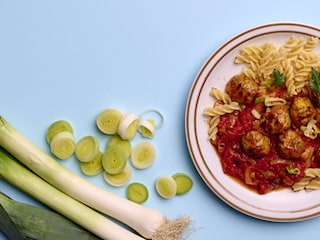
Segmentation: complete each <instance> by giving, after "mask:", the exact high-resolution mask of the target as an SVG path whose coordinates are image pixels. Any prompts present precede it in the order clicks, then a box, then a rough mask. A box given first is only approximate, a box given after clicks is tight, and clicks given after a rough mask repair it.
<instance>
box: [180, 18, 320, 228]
mask: <svg viewBox="0 0 320 240" xmlns="http://www.w3.org/2000/svg"><path fill="white" fill-rule="evenodd" d="M292 35H295V36H300V35H302V36H318V37H320V29H319V28H316V27H313V26H308V25H305V24H300V23H272V24H266V25H261V26H257V27H254V28H251V29H249V30H247V31H244V32H242V33H240V34H238V35H236V36H235V37H233V38H231V39H230V40H229V41H227V42H226V43H225V44H223V45H222V46H221V47H220V48H219V49H218V50H217V51H215V52H214V53H213V54H212V55H211V56H210V57H209V58H208V60H207V61H206V62H205V63H204V65H203V66H202V68H201V69H200V71H199V73H198V75H197V77H196V78H195V80H194V83H193V85H192V88H191V90H190V93H189V98H188V102H187V106H186V119H185V121H186V138H187V143H188V147H189V151H190V154H191V157H192V159H193V162H194V165H195V167H196V169H197V170H198V172H199V174H200V175H201V177H202V178H203V180H204V181H205V183H206V184H207V185H208V187H209V188H210V189H211V190H212V191H213V192H214V193H215V194H216V195H217V196H218V197H220V198H221V199H222V200H223V201H224V202H226V203H227V204H229V205H230V206H232V207H233V208H235V209H237V210H239V211H241V212H243V213H245V214H247V215H250V216H253V217H256V218H259V219H264V220H270V221H282V222H289V221H299V220H304V219H309V218H312V217H316V216H318V215H320V191H313V192H309V193H306V192H304V191H300V192H293V191H291V190H290V189H284V190H281V191H280V190H279V191H275V192H271V193H268V194H266V195H259V194H257V193H255V192H253V191H250V190H248V189H247V188H246V187H244V186H242V185H241V184H239V183H237V182H235V181H234V180H233V179H231V178H230V177H228V176H227V175H225V174H224V173H223V171H222V168H221V165H220V160H219V158H218V156H217V155H216V153H215V150H214V149H213V147H212V145H211V144H210V142H209V140H208V134H207V132H208V126H207V124H206V119H205V118H204V117H203V115H202V112H203V109H204V108H205V107H210V106H211V105H212V103H213V99H212V97H210V96H209V91H210V89H211V88H212V87H213V86H214V87H217V88H219V89H221V90H223V89H224V86H225V84H226V82H227V81H228V80H229V79H230V78H231V77H232V76H233V75H235V74H238V73H240V72H241V69H242V67H243V65H241V64H238V65H236V64H234V58H235V56H236V55H237V54H238V53H239V49H240V48H241V47H242V46H244V45H252V44H253V45H254V44H263V43H266V42H272V43H274V44H275V45H278V46H280V45H283V44H284V43H285V42H286V41H287V40H288V39H289V37H290V36H292ZM315 51H317V52H320V48H316V49H315Z"/></svg>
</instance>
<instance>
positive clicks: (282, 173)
mask: <svg viewBox="0 0 320 240" xmlns="http://www.w3.org/2000/svg"><path fill="white" fill-rule="evenodd" d="M255 107H256V104H252V105H251V106H247V107H246V109H244V110H242V111H234V112H233V113H231V114H225V115H222V116H221V117H220V122H219V124H218V133H217V137H216V139H215V140H211V143H212V145H213V146H214V148H215V150H216V152H217V153H218V155H219V157H220V160H221V165H222V168H223V171H224V173H225V174H228V175H230V176H232V177H234V178H236V179H238V180H240V181H241V182H243V183H244V184H245V185H246V186H248V187H249V188H250V189H253V190H255V191H257V192H258V193H259V194H265V193H268V192H270V191H273V190H275V189H278V188H280V187H281V188H283V187H291V186H292V184H294V183H295V182H297V181H299V180H300V179H301V178H302V177H303V176H304V170H305V169H306V168H307V167H320V164H319V162H318V161H316V160H315V158H314V156H313V154H314V153H315V152H316V150H317V148H318V146H319V143H320V142H319V139H315V140H312V139H310V138H307V137H305V136H303V134H301V136H302V138H303V140H304V142H305V149H308V151H309V152H310V155H312V157H308V160H306V159H294V160H293V159H285V158H283V157H281V156H280V155H279V154H278V152H277V135H274V134H269V133H267V132H266V131H265V130H264V125H263V121H261V120H260V119H256V118H255V117H254V116H253V114H252V109H253V108H255ZM250 130H259V131H260V132H262V133H263V134H265V135H267V136H268V137H269V139H270V151H269V153H268V154H267V155H266V156H264V157H260V158H253V157H250V156H249V155H248V154H246V153H245V152H244V151H243V149H242V146H241V137H242V135H243V134H244V133H246V132H248V131H250ZM306 154H307V153H306Z"/></svg>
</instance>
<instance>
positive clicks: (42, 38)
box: [0, 0, 320, 240]
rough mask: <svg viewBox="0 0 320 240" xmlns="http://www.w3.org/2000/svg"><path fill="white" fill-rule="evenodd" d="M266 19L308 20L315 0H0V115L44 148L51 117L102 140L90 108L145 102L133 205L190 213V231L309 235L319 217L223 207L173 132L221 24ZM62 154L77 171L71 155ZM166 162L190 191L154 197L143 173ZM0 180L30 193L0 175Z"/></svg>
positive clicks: (314, 21)
mask: <svg viewBox="0 0 320 240" xmlns="http://www.w3.org/2000/svg"><path fill="white" fill-rule="evenodd" d="M276 21H293V22H301V23H305V24H310V25H315V26H317V25H318V24H319V2H318V1H315V0H313V1H308V2H307V3H306V2H304V1H292V0H290V1H273V0H269V1H263V2H261V1H248V0H243V1H231V0H224V1H219V3H217V1H212V0H194V1H188V0H183V1H182V0H177V1H168V0H162V1H146V0H144V1H142V0H136V1H123V0H118V1H110V0H106V1H102V0H92V1H89V0H88V1H84V0H72V1H71V0H69V1H61V0H56V1H40V0H30V1H15V0H10V1H4V0H0V81H1V85H0V89H1V101H0V109H1V113H0V114H1V115H2V116H3V117H5V118H6V119H7V120H8V121H9V122H10V123H11V124H12V125H14V126H15V127H16V128H17V129H19V130H20V131H21V132H22V133H23V134H24V135H26V136H27V137H28V138H29V139H30V140H31V141H33V142H34V143H36V144H37V145H38V146H40V147H41V148H43V149H45V150H46V151H47V150H48V146H47V145H46V142H45V138H44V136H45V131H46V129H47V127H48V125H49V124H50V123H51V122H53V121H54V120H57V119H68V120H69V121H70V122H71V123H72V124H73V126H74V129H75V134H76V138H77V139H79V138H81V137H82V136H84V135H88V134H94V135H97V136H98V137H99V140H100V141H101V146H103V145H104V144H105V141H106V139H107V138H106V137H104V136H103V135H102V134H99V132H98V131H97V130H96V128H95V126H94V121H95V117H96V115H97V113H98V112H100V111H101V110H103V109H105V108H117V109H119V110H122V111H123V112H132V113H136V114H139V113H141V112H143V111H144V110H146V109H149V108H156V109H158V110H159V111H161V112H162V113H163V114H164V116H165V124H164V126H163V128H161V129H159V130H158V131H157V132H156V136H155V138H154V139H153V140H152V142H153V143H154V144H155V146H156V148H157V152H158V157H157V160H156V163H155V164H154V165H153V166H152V167H151V168H150V169H147V170H144V171H134V175H133V179H132V181H141V182H144V183H145V184H146V185H147V186H148V187H149V190H150V198H149V200H148V202H147V203H146V204H145V205H147V206H151V207H154V208H157V209H159V210H160V211H162V212H163V213H164V214H165V215H166V216H168V217H169V218H175V217H177V216H179V215H180V214H186V215H190V216H191V217H192V218H193V219H194V225H195V227H196V228H197V231H196V232H194V233H193V235H192V237H191V238H190V239H194V240H200V239H201V240H203V239H209V238H210V239H211V238H215V239H238V238H239V239H247V238H248V237H249V238H250V239H257V238H259V239H260V240H267V239H268V240H269V239H282V238H286V239H290V240H296V239H297V240H298V239H302V238H306V237H307V238H309V239H310V238H318V231H317V228H318V227H319V225H320V219H319V218H315V219H312V220H307V221H302V222H298V223H272V222H266V221H262V220H257V219H254V218H251V217H248V216H246V215H243V214H241V213H239V212H237V211H235V210H234V209H232V208H230V207H229V206H227V205H226V204H225V203H223V202H222V201H221V200H220V199H218V198H217V197H216V196H215V195H214V194H213V193H212V192H211V191H210V190H209V188H208V187H207V186H206V185H205V184H204V183H203V182H202V180H201V178H200V177H199V175H198V173H197V171H196V170H195V168H194V166H193V163H192V161H191V158H190V156H189V153H188V149H187V144H186V141H185V133H184V111H185V104H186V101H187V97H188V93H189V89H190V87H191V85H192V82H193V79H194V78H195V76H196V74H197V72H198V70H199V69H200V67H201V66H202V64H203V63H204V61H205V60H206V59H207V57H209V55H210V54H211V53H212V52H213V51H214V50H215V49H217V48H218V47H219V46H220V45H221V44H222V43H223V42H225V41H226V40H228V39H229V38H230V37H232V36H233V35H235V34H237V33H239V32H241V31H243V30H246V29H247V28H250V27H253V26H255V25H260V24H264V23H269V22H276ZM141 140H142V139H139V137H137V138H136V139H135V140H134V141H133V144H135V143H137V142H139V141H141ZM63 164H64V165H66V167H68V168H70V169H72V170H73V171H74V172H75V173H77V174H81V173H80V171H79V168H78V165H77V164H76V161H75V159H74V158H71V159H69V160H67V161H64V162H63ZM178 171H183V172H186V173H188V174H189V175H191V176H192V178H193V180H194V187H193V189H192V191H191V192H190V193H188V194H187V195H185V196H180V197H176V198H173V199H171V200H163V199H161V198H160V197H158V196H157V195H156V193H155V191H154V188H153V184H154V180H155V177H156V176H159V175H161V174H173V173H175V172H178ZM88 180H89V181H92V182H93V183H95V184H98V185H100V186H101V187H103V188H106V189H109V190H111V191H113V192H115V193H116V194H119V195H121V196H124V192H125V190H124V188H120V189H115V188H111V187H109V186H108V185H107V184H106V183H104V182H103V180H102V176H101V175H99V176H97V177H93V178H88ZM0 189H1V191H3V192H5V193H7V194H8V195H10V196H11V197H12V198H14V199H16V200H19V201H23V202H27V203H32V204H38V203H37V202H36V201H34V200H33V199H32V198H30V197H28V196H26V195H25V194H23V193H22V192H20V191H19V190H17V189H15V188H13V187H11V186H10V185H9V184H7V183H5V182H4V181H2V180H0ZM319 201H320V199H319ZM0 239H5V238H4V236H3V235H0Z"/></svg>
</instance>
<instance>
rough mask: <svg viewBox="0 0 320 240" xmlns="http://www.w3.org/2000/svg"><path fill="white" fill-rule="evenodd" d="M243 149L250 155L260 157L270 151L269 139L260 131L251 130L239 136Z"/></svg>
mask: <svg viewBox="0 0 320 240" xmlns="http://www.w3.org/2000/svg"><path fill="white" fill-rule="evenodd" d="M241 145H242V148H243V150H244V151H245V152H246V153H247V154H248V155H249V156H251V157H254V158H260V157H263V156H266V155H267V154H268V153H269V151H270V139H269V137H268V136H265V135H263V134H262V133H260V132H258V131H255V130H252V131H249V132H247V133H246V134H244V135H243V136H242V138H241Z"/></svg>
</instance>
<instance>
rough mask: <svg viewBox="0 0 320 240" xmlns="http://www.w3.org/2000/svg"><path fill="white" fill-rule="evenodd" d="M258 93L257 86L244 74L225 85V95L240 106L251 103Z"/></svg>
mask: <svg viewBox="0 0 320 240" xmlns="http://www.w3.org/2000/svg"><path fill="white" fill-rule="evenodd" d="M257 92H258V84H257V83H256V82H255V81H253V80H251V79H249V78H247V77H246V76H245V75H244V74H241V75H236V76H234V77H232V78H231V79H230V80H229V82H228V83H227V85H226V93H227V94H229V96H230V97H231V99H232V100H233V101H236V102H238V103H240V104H249V103H252V102H253V101H254V99H255V96H256V94H257Z"/></svg>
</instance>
